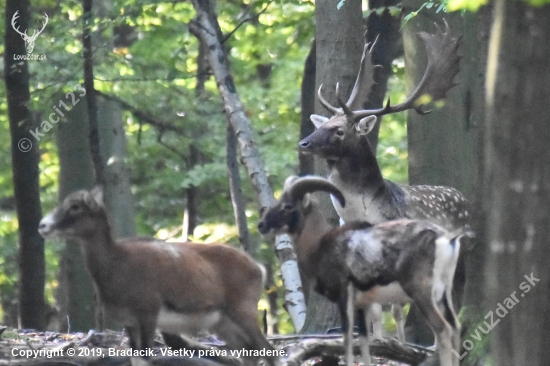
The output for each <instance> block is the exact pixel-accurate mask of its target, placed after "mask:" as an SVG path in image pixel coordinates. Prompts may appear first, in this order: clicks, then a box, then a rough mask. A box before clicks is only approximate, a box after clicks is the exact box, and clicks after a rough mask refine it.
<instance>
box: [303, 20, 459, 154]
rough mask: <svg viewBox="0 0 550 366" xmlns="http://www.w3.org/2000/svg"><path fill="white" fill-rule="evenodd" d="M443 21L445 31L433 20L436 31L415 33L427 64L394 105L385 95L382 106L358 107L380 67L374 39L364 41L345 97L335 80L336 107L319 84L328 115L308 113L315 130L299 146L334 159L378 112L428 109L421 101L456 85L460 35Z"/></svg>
mask: <svg viewBox="0 0 550 366" xmlns="http://www.w3.org/2000/svg"><path fill="white" fill-rule="evenodd" d="M444 22H445V31H442V30H441V29H440V27H439V26H438V25H437V24H436V27H437V32H436V33H435V34H428V33H425V32H420V33H418V37H419V38H420V39H421V40H422V42H423V43H424V45H425V47H426V52H427V54H428V66H427V67H426V71H425V72H424V76H423V77H422V79H421V81H420V82H419V83H418V85H417V86H416V88H415V89H414V91H413V92H412V93H411V94H410V95H409V96H408V97H407V98H406V100H405V101H404V102H403V103H400V104H397V105H391V103H390V100H389V98H388V101H387V103H386V105H385V106H384V107H383V108H379V109H359V108H360V107H361V103H364V102H366V101H367V99H368V95H369V93H370V91H371V88H372V86H373V84H374V83H375V81H374V79H373V75H374V72H373V71H374V68H376V67H380V65H373V64H372V49H373V48H374V47H375V45H376V40H375V41H374V42H373V43H372V44H370V43H367V42H365V47H364V49H363V56H362V58H361V67H360V69H359V74H358V75H357V79H356V81H355V85H354V87H353V90H352V92H351V95H350V97H349V99H348V101H347V102H344V101H343V99H342V96H341V93H340V87H339V84H338V83H337V84H336V98H337V100H338V104H339V105H340V107H335V106H332V105H331V104H330V103H328V102H327V101H326V100H325V98H323V95H322V94H321V90H322V88H323V86H322V85H321V86H320V87H319V90H318V93H317V95H318V97H319V101H320V102H321V104H322V105H323V107H325V108H326V109H327V110H328V111H329V112H330V113H331V115H332V117H330V118H327V117H324V116H319V115H315V114H313V115H311V121H312V122H313V124H314V125H315V127H317V130H316V131H315V132H314V133H312V134H311V135H309V136H308V137H306V138H305V139H303V140H302V141H300V143H299V145H300V149H301V150H302V151H303V152H306V153H313V154H317V155H319V156H321V157H322V158H325V159H338V158H339V157H340V156H342V154H343V153H344V149H346V148H350V145H353V141H354V140H356V136H357V135H359V136H365V135H367V134H368V133H369V132H370V131H371V130H372V128H373V127H374V125H375V123H376V121H377V119H378V117H379V116H383V115H385V114H391V113H397V112H401V111H405V110H407V109H414V110H415V111H417V112H418V113H420V114H425V113H429V111H424V110H423V109H422V105H423V104H424V103H426V102H429V101H437V100H440V99H443V98H445V94H446V93H447V91H448V90H449V89H451V88H452V87H453V86H455V85H456V84H455V83H454V82H453V78H454V77H455V76H456V74H457V73H458V71H459V61H460V57H461V56H459V55H458V54H457V50H458V47H459V45H460V38H461V36H459V37H452V36H451V34H450V32H449V25H448V24H447V22H446V21H445V20H444ZM424 96H427V97H424Z"/></svg>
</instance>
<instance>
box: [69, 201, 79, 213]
mask: <svg viewBox="0 0 550 366" xmlns="http://www.w3.org/2000/svg"><path fill="white" fill-rule="evenodd" d="M69 211H71V212H78V211H80V205H79V204H78V203H73V204H72V205H71V206H70V207H69Z"/></svg>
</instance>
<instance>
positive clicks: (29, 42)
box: [11, 10, 48, 53]
mask: <svg viewBox="0 0 550 366" xmlns="http://www.w3.org/2000/svg"><path fill="white" fill-rule="evenodd" d="M17 13H19V10H17V11H16V12H15V14H13V17H12V18H11V26H12V27H13V29H14V30H15V31H16V32H17V33H19V34H20V35H21V38H23V40H24V41H25V48H26V49H27V53H31V52H32V50H33V49H34V42H36V38H38V36H39V35H40V33H42V31H43V30H44V28H46V24H48V14H46V13H44V18H45V19H46V21H45V22H43V23H42V29H40V30H39V31H38V33H37V31H36V29H35V30H34V31H33V33H32V36H29V35H28V34H27V30H25V32H21V31H20V30H19V26H16V25H15V21H16V20H17V18H19V14H17Z"/></svg>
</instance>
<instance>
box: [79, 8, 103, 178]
mask: <svg viewBox="0 0 550 366" xmlns="http://www.w3.org/2000/svg"><path fill="white" fill-rule="evenodd" d="M82 12H83V14H82V21H83V32H82V57H83V58H84V63H83V66H84V89H86V102H87V106H88V124H89V126H90V149H91V151H92V162H93V163H94V171H95V175H96V181H97V182H98V184H101V185H103V184H104V177H103V160H102V159H101V152H100V149H99V128H98V124H97V98H96V93H95V87H94V60H93V54H94V52H93V48H92V31H91V26H92V24H93V19H94V16H93V12H92V0H82Z"/></svg>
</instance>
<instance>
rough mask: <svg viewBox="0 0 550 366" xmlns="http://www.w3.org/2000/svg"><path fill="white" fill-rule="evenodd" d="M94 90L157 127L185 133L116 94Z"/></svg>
mask: <svg viewBox="0 0 550 366" xmlns="http://www.w3.org/2000/svg"><path fill="white" fill-rule="evenodd" d="M95 92H96V94H98V95H101V96H102V97H103V98H105V99H107V100H111V101H114V102H117V103H118V104H120V106H121V107H122V108H124V109H126V110H127V111H130V112H132V114H133V115H135V116H136V117H137V118H139V119H140V120H143V121H145V122H147V123H148V124H150V125H151V126H155V127H157V128H159V129H160V130H162V131H172V132H176V133H178V134H180V135H185V131H184V130H183V129H182V128H179V127H177V126H175V125H173V124H171V123H169V122H164V121H160V120H158V119H156V118H155V117H152V116H151V115H149V114H148V113H147V112H144V111H142V110H140V109H138V108H136V107H134V106H132V105H131V104H130V103H128V102H126V101H124V100H122V99H120V98H119V97H116V96H114V95H110V94H105V93H102V92H100V91H99V90H96V91H95Z"/></svg>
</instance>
